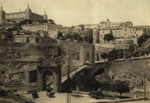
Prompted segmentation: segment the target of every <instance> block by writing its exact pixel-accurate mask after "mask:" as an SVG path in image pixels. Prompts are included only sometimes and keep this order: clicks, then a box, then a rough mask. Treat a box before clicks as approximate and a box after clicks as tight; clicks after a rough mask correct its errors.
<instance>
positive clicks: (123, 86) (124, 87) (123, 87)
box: [113, 80, 130, 96]
mask: <svg viewBox="0 0 150 103" xmlns="http://www.w3.org/2000/svg"><path fill="white" fill-rule="evenodd" d="M113 88H114V91H116V92H118V93H120V96H121V94H122V93H127V92H129V91H130V87H129V83H128V82H127V81H120V80H117V81H116V82H115V84H114V86H113Z"/></svg>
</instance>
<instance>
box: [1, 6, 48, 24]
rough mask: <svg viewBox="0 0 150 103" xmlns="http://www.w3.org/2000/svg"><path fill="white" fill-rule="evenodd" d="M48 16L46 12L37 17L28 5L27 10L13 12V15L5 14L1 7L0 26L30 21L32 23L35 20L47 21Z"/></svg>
mask: <svg viewBox="0 0 150 103" xmlns="http://www.w3.org/2000/svg"><path fill="white" fill-rule="evenodd" d="M47 18H48V16H47V14H46V12H44V15H39V14H36V13H33V12H32V10H31V9H30V7H29V4H28V6H27V9H25V10H24V11H20V12H14V13H6V12H5V11H4V10H3V8H2V6H1V10H0V25H3V24H13V23H19V22H20V21H22V20H25V19H28V20H29V19H30V20H32V21H37V20H41V21H42V20H47Z"/></svg>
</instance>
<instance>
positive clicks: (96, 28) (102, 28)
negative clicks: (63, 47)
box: [74, 19, 150, 43]
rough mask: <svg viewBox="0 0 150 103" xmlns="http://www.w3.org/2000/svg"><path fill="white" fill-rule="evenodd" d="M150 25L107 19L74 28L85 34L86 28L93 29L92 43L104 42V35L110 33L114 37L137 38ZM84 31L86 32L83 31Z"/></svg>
mask: <svg viewBox="0 0 150 103" xmlns="http://www.w3.org/2000/svg"><path fill="white" fill-rule="evenodd" d="M149 27H150V26H147V25H140V26H133V23H132V22H131V21H127V22H110V21H109V19H107V21H102V22H100V23H99V24H84V25H78V26H75V27H74V28H75V29H79V30H80V31H84V33H85V35H86V34H89V33H87V31H86V30H87V29H89V30H90V29H91V30H93V32H92V35H93V43H105V42H106V41H104V39H103V38H104V36H105V35H106V34H112V35H113V36H114V37H115V38H116V39H118V38H123V39H124V38H133V39H134V38H137V37H139V36H141V35H142V34H144V33H145V32H146V31H147V30H148V29H149ZM85 31H86V32H85Z"/></svg>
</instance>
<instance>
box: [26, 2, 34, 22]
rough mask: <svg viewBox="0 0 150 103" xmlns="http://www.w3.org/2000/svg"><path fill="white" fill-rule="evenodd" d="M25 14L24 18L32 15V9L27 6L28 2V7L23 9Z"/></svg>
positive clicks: (29, 17)
mask: <svg viewBox="0 0 150 103" xmlns="http://www.w3.org/2000/svg"><path fill="white" fill-rule="evenodd" d="M25 15H26V18H25V19H31V17H32V11H31V9H30V7H29V4H28V8H27V9H26V10H25Z"/></svg>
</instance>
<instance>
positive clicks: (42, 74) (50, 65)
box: [37, 48, 61, 92]
mask: <svg viewBox="0 0 150 103" xmlns="http://www.w3.org/2000/svg"><path fill="white" fill-rule="evenodd" d="M44 56H45V58H41V59H40V61H41V65H40V66H38V67H37V87H38V88H39V89H40V90H41V91H44V90H46V85H49V84H52V85H53V90H54V92H60V90H61V66H60V65H59V63H58V61H56V58H54V53H53V52H52V50H50V48H47V51H46V53H45V55H44ZM47 75H50V76H51V77H52V78H51V79H50V81H48V83H47V80H46V79H47Z"/></svg>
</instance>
